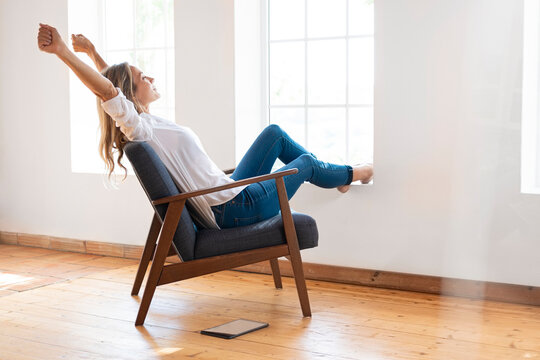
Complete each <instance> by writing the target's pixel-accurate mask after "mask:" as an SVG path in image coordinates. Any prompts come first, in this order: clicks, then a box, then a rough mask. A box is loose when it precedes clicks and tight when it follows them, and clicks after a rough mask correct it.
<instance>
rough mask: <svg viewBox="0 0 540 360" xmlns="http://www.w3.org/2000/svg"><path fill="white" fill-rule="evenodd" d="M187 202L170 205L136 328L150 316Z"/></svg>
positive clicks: (136, 321)
mask: <svg viewBox="0 0 540 360" xmlns="http://www.w3.org/2000/svg"><path fill="white" fill-rule="evenodd" d="M185 202H186V200H180V201H178V202H173V203H170V204H169V207H168V208H167V214H166V215H165V220H164V221H163V225H162V227H161V232H160V234H159V240H158V245H157V249H156V253H155V254H154V260H153V261H152V267H151V268H150V274H149V275H148V280H147V281H146V286H145V288H144V294H143V298H142V300H141V304H140V306H139V312H138V313H137V319H136V320H135V325H136V326H137V325H142V324H144V320H145V319H146V314H148V308H149V307H150V302H152V297H153V296H154V292H155V291H156V287H157V284H158V282H159V278H160V276H161V272H162V270H163V264H165V258H166V257H167V254H168V253H169V248H170V247H171V243H172V239H173V236H174V233H175V231H176V227H177V226H178V221H180V216H181V215H182V209H183V208H184V204H185Z"/></svg>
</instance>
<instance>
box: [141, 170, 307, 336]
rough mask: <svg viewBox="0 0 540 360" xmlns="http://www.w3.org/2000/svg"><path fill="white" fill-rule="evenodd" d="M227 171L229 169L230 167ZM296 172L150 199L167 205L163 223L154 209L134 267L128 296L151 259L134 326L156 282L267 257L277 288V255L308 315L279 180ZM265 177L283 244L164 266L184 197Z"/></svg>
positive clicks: (171, 250)
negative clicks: (287, 265)
mask: <svg viewBox="0 0 540 360" xmlns="http://www.w3.org/2000/svg"><path fill="white" fill-rule="evenodd" d="M227 172H230V170H228V171H227ZM227 172H226V173H227ZM297 172H298V169H290V170H285V171H280V172H276V173H272V174H268V175H262V176H256V177H252V178H248V179H243V180H238V181H235V182H233V183H230V184H226V185H221V186H216V187H212V188H207V189H202V190H197V191H192V192H187V193H182V194H179V195H175V196H169V197H165V198H162V199H158V200H155V201H153V202H152V205H153V206H154V208H155V206H156V205H160V204H169V206H168V208H167V212H166V214H165V220H164V221H163V222H162V221H161V219H160V217H159V216H158V215H157V212H155V213H154V218H153V220H152V224H151V226H150V230H149V232H148V237H147V240H146V244H145V246H144V250H143V254H142V256H141V260H140V263H139V269H138V270H137V275H136V277H135V282H134V284H133V289H132V291H131V295H137V294H138V293H139V289H140V287H141V284H142V281H143V279H144V275H145V273H146V270H147V269H148V264H149V262H150V261H152V267H151V268H150V273H149V275H148V279H147V281H146V286H145V289H144V294H143V298H142V300H141V304H140V306H139V312H138V314H137V319H136V321H135V325H136V326H137V325H142V324H144V320H145V319H146V315H147V313H148V309H149V307H150V303H151V301H152V297H153V296H154V292H155V290H156V287H157V286H159V285H164V284H169V283H172V282H176V281H180V280H185V279H190V278H193V277H197V276H201V275H206V274H211V273H214V272H217V271H222V270H227V269H232V268H235V267H238V266H243V265H248V264H253V263H256V262H260V261H265V260H269V261H270V266H271V268H272V274H273V277H274V284H275V286H276V288H281V287H282V284H281V274H280V272H279V265H278V261H277V259H278V258H279V257H281V256H286V257H287V258H288V259H289V261H290V262H291V265H292V269H293V274H294V279H295V283H296V289H297V292H298V298H299V300H300V306H301V308H302V314H303V315H304V316H305V317H309V316H311V309H310V305H309V298H308V293H307V287H306V281H305V278H304V269H303V267H302V258H301V256H300V249H299V246H298V239H297V237H296V230H295V227H294V222H293V218H292V215H291V210H290V207H289V200H288V198H287V192H286V189H285V183H284V181H283V177H284V176H287V175H291V174H296V173H297ZM269 179H275V181H276V187H277V192H278V198H279V205H280V208H281V217H282V219H283V227H284V230H285V238H286V241H287V243H286V244H282V245H276V246H269V247H265V248H260V249H254V250H247V251H240V252H235V253H231V254H226V255H219V256H212V257H208V258H202V259H196V260H190V261H185V262H180V263H176V264H170V265H165V259H166V257H167V256H170V255H176V251H175V249H174V245H173V243H172V240H173V237H174V234H175V231H176V228H177V226H178V222H179V221H180V216H181V215H182V210H183V209H184V205H185V203H186V200H187V199H189V198H192V197H195V196H200V195H205V194H209V193H213V192H217V191H221V190H226V189H230V188H234V187H238V186H243V185H248V184H253V183H256V182H261V181H265V180H269Z"/></svg>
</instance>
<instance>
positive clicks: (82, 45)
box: [71, 34, 109, 72]
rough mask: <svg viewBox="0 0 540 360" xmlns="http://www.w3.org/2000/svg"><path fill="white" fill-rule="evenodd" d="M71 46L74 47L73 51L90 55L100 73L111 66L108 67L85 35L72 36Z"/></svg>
mask: <svg viewBox="0 0 540 360" xmlns="http://www.w3.org/2000/svg"><path fill="white" fill-rule="evenodd" d="M71 44H72V45H73V50H74V51H75V52H83V53H85V54H86V55H88V57H89V58H90V59H92V61H93V62H94V65H96V69H98V71H99V72H102V71H103V70H105V69H106V68H108V67H109V65H107V63H106V62H105V60H103V58H102V57H101V55H99V53H98V52H97V50H96V47H95V46H94V44H92V42H91V41H90V40H88V39H87V38H86V36H84V35H83V34H77V35H75V34H72V35H71Z"/></svg>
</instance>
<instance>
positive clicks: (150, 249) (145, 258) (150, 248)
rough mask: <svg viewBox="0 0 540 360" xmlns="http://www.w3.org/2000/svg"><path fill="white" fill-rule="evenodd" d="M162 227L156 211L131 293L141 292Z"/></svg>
mask: <svg viewBox="0 0 540 360" xmlns="http://www.w3.org/2000/svg"><path fill="white" fill-rule="evenodd" d="M160 228H161V220H160V219H159V217H158V214H157V213H156V212H154V218H153V219H152V224H151V225H150V230H149V231H148V237H147V238H146V244H144V250H143V253H142V256H141V261H140V262H139V269H138V270H137V275H136V276H135V282H134V283H133V288H132V289H131V295H137V294H138V293H139V289H140V288H141V284H142V281H143V279H144V274H146V270H148V264H149V263H150V260H151V259H152V256H153V255H154V251H155V249H156V240H157V238H158V235H159V229H160Z"/></svg>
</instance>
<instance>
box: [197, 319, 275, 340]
mask: <svg viewBox="0 0 540 360" xmlns="http://www.w3.org/2000/svg"><path fill="white" fill-rule="evenodd" d="M267 326H268V323H264V322H259V321H253V320H246V319H238V320H233V321H230V322H228V323H225V324H223V325H218V326H214V327H211V328H208V329H205V330H202V331H201V334H205V335H214V336H220V337H236V336H239V335H242V334H245V333H248V332H251V331H255V330H258V329H262V328H264V327H267Z"/></svg>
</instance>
